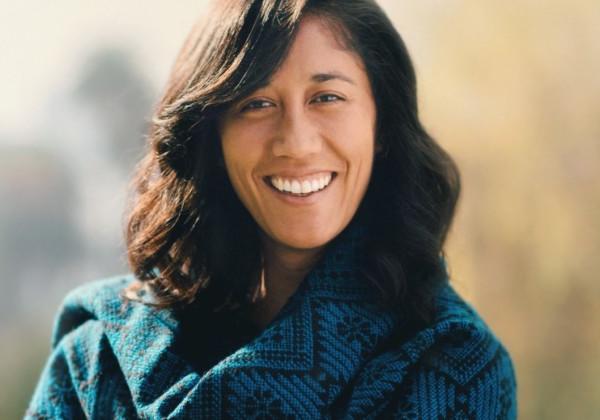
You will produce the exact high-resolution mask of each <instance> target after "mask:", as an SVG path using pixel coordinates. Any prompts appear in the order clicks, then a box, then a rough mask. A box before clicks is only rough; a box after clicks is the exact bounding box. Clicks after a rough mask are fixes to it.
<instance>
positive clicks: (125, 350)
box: [25, 235, 516, 420]
mask: <svg viewBox="0 0 600 420" xmlns="http://www.w3.org/2000/svg"><path fill="white" fill-rule="evenodd" d="M359 259H360V255H358V252H357V247H356V244H355V240H354V239H353V237H352V236H348V235H347V236H346V237H344V238H341V240H339V241H337V243H336V244H335V246H334V247H332V249H330V251H329V252H328V253H327V255H326V257H325V258H324V259H323V261H322V262H321V263H320V264H319V265H318V267H316V268H315V269H314V270H313V271H312V272H311V273H310V274H309V275H308V276H307V278H306V279H305V280H304V282H303V283H302V284H301V286H300V287H299V289H298V290H297V291H296V292H295V293H294V294H293V295H292V297H291V298H290V299H289V300H288V301H287V303H286V305H285V306H284V307H283V309H282V310H281V312H280V313H279V314H278V316H277V317H276V318H275V319H274V320H273V321H272V322H271V323H270V324H269V325H268V326H267V327H266V328H265V329H264V330H263V331H261V332H258V333H257V334H256V335H254V336H252V334H250V336H249V337H247V339H242V338H240V337H243V335H244V333H243V332H241V331H240V333H241V334H238V331H237V330H236V329H235V328H232V327H229V328H226V330H225V331H223V330H222V328H221V330H220V331H219V332H218V333H213V332H214V331H213V332H210V333H208V331H209V329H207V328H208V327H207V325H210V323H211V322H210V320H209V321H208V322H204V323H203V322H201V321H200V320H199V321H198V323H195V322H194V321H195V320H194V319H192V320H190V319H186V320H184V319H182V318H181V316H180V315H178V314H177V313H176V312H174V311H172V310H158V309H155V308H152V307H150V306H148V305H145V304H143V303H140V302H132V301H129V300H127V299H124V298H122V297H121V292H122V290H123V289H124V288H125V287H126V286H127V285H128V284H129V283H130V282H131V281H133V278H132V277H131V276H123V277H114V278H110V279H105V280H101V281H97V282H94V283H91V284H87V285H84V286H81V287H79V288H77V289H75V290H74V291H72V292H71V293H70V294H69V295H68V296H67V297H66V298H65V300H64V302H63V305H62V307H61V309H60V311H59V313H58V316H57V319H56V323H55V328H54V333H53V339H52V353H51V355H50V357H49V359H48V361H47V363H46V366H45V368H44V370H43V372H42V375H41V378H40V381H39V383H38V385H37V388H36V390H35V393H34V395H33V397H32V400H31V402H30V406H29V408H28V410H27V412H26V414H25V418H27V419H34V418H37V419H39V418H44V419H72V418H92V419H100V418H111V419H112V418H116V419H135V418H144V419H164V418H166V419H192V418H194V419H196V418H197V419H220V418H223V419H273V418H274V419H296V418H300V419H317V418H336V419H337V418H343V419H372V418H398V419H419V420H427V419H454V418H456V419H507V418H508V419H513V418H516V397H515V388H516V383H515V376H514V370H513V366H512V363H511V360H510V357H509V355H508V353H507V351H506V350H505V348H504V347H503V346H502V345H501V344H500V342H499V341H498V339H497V338H496V337H495V336H494V335H493V333H492V332H491V331H490V329H489V328H488V327H487V326H486V325H485V323H484V322H483V321H482V320H481V319H480V317H479V316H478V315H477V313H476V312H475V311H474V310H473V308H472V307H470V306H469V305H468V304H466V303H465V302H464V301H463V300H462V299H461V298H460V297H459V296H458V295H457V294H456V293H455V292H454V291H453V289H452V287H451V286H450V285H449V284H447V283H446V284H445V285H444V286H443V288H442V289H441V291H440V292H439V295H438V297H437V304H438V309H437V315H436V319H435V322H434V323H433V324H432V325H431V326H429V327H427V328H424V329H422V330H420V331H418V332H416V333H411V334H410V336H408V337H406V336H404V335H403V333H402V331H409V330H410V328H409V327H410V326H409V325H406V322H405V321H404V320H403V319H401V318H400V317H399V316H398V315H396V314H395V313H392V312H391V311H386V310H383V309H381V308H380V307H379V306H378V305H377V304H376V296H375V295H374V293H373V290H371V288H370V287H369V285H368V283H367V282H366V281H365V280H364V278H362V277H361V276H360V274H359V272H358V270H357V261H359ZM205 321H206V320H205ZM184 325H187V326H188V327H185V328H184ZM190 325H191V326H192V328H189V326H190ZM194 325H197V328H196V329H194ZM219 334H220V335H219ZM192 336H193V340H190V337H192ZM222 336H223V337H224V336H229V337H230V338H231V339H230V340H229V341H227V340H225V339H223V338H222ZM236 340H237V341H236ZM191 342H194V343H195V344H194V346H192V347H190V345H188V344H189V343H191ZM236 343H237V344H236ZM190 349H192V350H190Z"/></svg>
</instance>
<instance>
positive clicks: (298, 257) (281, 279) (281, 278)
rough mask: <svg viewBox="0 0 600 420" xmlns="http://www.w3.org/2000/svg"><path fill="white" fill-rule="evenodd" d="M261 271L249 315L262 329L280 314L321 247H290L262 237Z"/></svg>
mask: <svg viewBox="0 0 600 420" xmlns="http://www.w3.org/2000/svg"><path fill="white" fill-rule="evenodd" d="M262 245H263V271H262V274H261V280H260V288H259V293H258V296H257V300H256V302H255V303H254V304H253V305H252V307H251V311H250V318H251V320H252V321H253V323H254V324H256V325H257V326H258V327H259V328H261V329H263V328H264V327H266V326H267V325H268V324H269V323H270V322H271V321H272V320H273V318H275V316H276V315H277V314H278V313H279V311H280V310H281V308H282V307H283V305H285V303H286V302H287V300H288V299H289V297H290V296H291V295H292V294H293V293H294V292H295V291H296V289H298V286H300V283H302V281H303V280H304V278H305V277H306V275H307V274H308V273H309V272H310V270H311V269H312V268H313V267H314V266H315V264H316V263H317V261H318V260H319V258H320V256H321V254H322V251H323V248H324V247H322V248H317V249H309V250H304V249H293V248H289V247H286V246H283V245H281V244H277V243H275V242H274V241H272V240H271V239H264V240H263V241H262Z"/></svg>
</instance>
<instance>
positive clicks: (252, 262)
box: [126, 0, 460, 323]
mask: <svg viewBox="0 0 600 420" xmlns="http://www.w3.org/2000/svg"><path fill="white" fill-rule="evenodd" d="M306 15H311V16H316V17H318V18H320V19H324V21H325V22H327V23H328V24H329V26H330V27H333V28H334V33H335V34H336V36H339V39H340V42H342V45H344V46H346V47H347V48H348V49H349V50H351V51H353V52H355V53H356V54H358V55H359V56H360V57H361V58H362V61H363V62H364V65H365V68H366V72H367V75H368V77H369V80H370V82H371V87H372V92H373V96H374V98H375V102H376V107H377V128H376V141H377V144H378V147H377V150H378V151H377V154H376V156H375V161H374V165H373V173H372V176H371V180H370V184H369V187H368V190H367V193H366V195H365V197H364V199H363V202H362V203H361V206H360V209H359V211H358V213H357V216H355V217H359V216H360V217H361V218H362V219H363V223H364V225H365V226H367V227H368V228H367V229H366V230H367V232H368V233H367V238H366V258H365V263H364V266H363V267H362V271H363V273H364V275H365V278H366V280H367V281H369V282H371V283H372V284H373V287H374V288H376V289H377V290H378V291H379V292H380V295H381V302H382V304H383V305H388V306H390V307H393V308H396V309H397V310H399V311H402V312H403V313H404V314H405V315H406V316H409V317H410V318H412V319H413V320H415V321H417V322H420V323H421V322H425V323H427V322H429V321H430V320H431V317H432V315H433V312H434V306H433V301H434V300H433V296H434V294H435V291H436V289H437V287H438V286H439V285H440V284H442V283H443V282H444V281H445V279H446V273H445V267H444V263H443V244H444V241H445V238H446V235H447V232H448V229H449V227H450V224H451V221H452V219H453V215H454V210H455V206H456V202H457V200H458V196H459V190H460V185H459V173H458V170H457V168H456V165H455V164H454V162H453V161H452V159H451V158H450V157H449V156H448V154H447V153H446V152H445V151H444V150H443V149H442V148H441V147H440V146H439V145H438V144H437V143H436V142H435V141H434V140H433V139H432V138H431V137H430V136H429V135H428V134H427V133H426V131H425V129H424V128H423V126H422V125H421V123H420V121H419V118H418V110H417V92H416V78H415V72H414V69H413V66H412V63H411V60H410V57H409V54H408V52H407V49H406V47H405V45H404V43H403V41H402V39H401V38H400V35H399V34H398V32H397V31H396V30H395V28H394V26H393V25H392V23H391V22H390V21H389V19H388V18H387V16H386V15H385V13H384V12H383V11H382V10H381V9H380V7H379V6H378V5H377V4H376V3H375V2H374V1H371V0H247V1H239V0H221V1H218V2H215V5H214V8H213V10H212V12H211V13H210V14H208V15H207V16H205V18H204V20H202V21H201V22H200V23H198V24H197V25H196V27H195V28H194V30H193V31H192V33H191V34H190V35H189V37H188V39H187V41H186V42H185V44H184V46H183V48H182V50H181V52H180V54H179V56H178V58H177V60H176V63H175V66H174V68H173V70H172V74H171V77H170V80H169V82H168V84H167V88H166V92H165V93H164V96H163V98H162V100H161V101H160V103H159V105H158V107H157V109H156V112H155V115H154V118H153V121H152V126H151V130H150V136H149V150H148V152H147V155H146V156H145V158H144V159H143V160H142V162H141V163H140V164H139V166H138V169H137V174H136V176H135V178H134V180H133V187H134V188H135V197H134V198H133V200H132V201H131V206H132V207H131V209H130V212H129V220H128V224H127V231H126V242H127V251H128V259H129V264H130V266H131V268H132V270H133V272H134V274H135V276H136V278H137V279H138V280H139V282H138V283H137V286H135V285H134V286H133V287H132V289H131V290H130V291H132V290H134V289H135V287H138V286H140V285H143V284H144V283H145V284H146V285H147V286H150V287H151V289H152V290H153V292H154V293H155V295H156V296H157V298H158V304H159V306H183V307H185V306H186V305H187V304H189V303H191V302H192V301H194V300H195V299H196V298H198V297H199V296H204V297H210V298H209V299H206V300H205V301H206V302H209V304H210V305H213V306H214V308H215V309H217V308H219V307H221V308H223V307H224V308H227V307H229V308H233V307H239V306H244V305H247V304H249V303H250V302H251V301H252V299H253V296H255V293H254V292H255V291H256V287H257V285H258V279H259V276H260V271H261V268H262V267H261V254H260V246H259V239H258V238H259V237H258V227H257V225H256V223H255V222H254V220H253V219H252V217H251V216H250V214H249V213H248V212H247V210H246V209H245V208H244V206H243V205H242V203H241V202H240V201H239V199H238V198H237V196H236V194H235V192H234V190H233V187H232V186H231V184H230V182H229V179H228V177H227V174H226V172H225V168H224V165H223V157H222V152H221V145H220V139H219V135H218V132H217V123H218V119H219V117H220V116H221V115H222V113H223V112H224V111H225V110H226V109H227V108H228V107H229V106H230V105H231V104H232V103H234V102H236V101H238V100H239V99H241V98H244V97H245V96H247V95H249V94H250V93H252V92H253V91H254V90H256V89H257V88H259V87H261V86H264V85H265V84H267V83H268V80H269V78H270V77H271V76H272V75H273V74H274V72H275V71H276V70H277V69H278V67H279V66H280V64H281V63H282V61H283V60H284V59H285V57H286V54H287V51H288V49H289V47H290V45H291V43H292V41H293V40H294V36H295V34H296V32H297V29H298V25H299V23H300V21H301V20H302V18H303V17H304V16H306ZM203 301H204V300H203Z"/></svg>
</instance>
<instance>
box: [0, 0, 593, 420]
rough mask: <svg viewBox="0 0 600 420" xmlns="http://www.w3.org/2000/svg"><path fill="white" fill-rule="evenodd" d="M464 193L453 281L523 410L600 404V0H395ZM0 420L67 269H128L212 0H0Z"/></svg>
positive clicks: (86, 277) (89, 272)
mask: <svg viewBox="0 0 600 420" xmlns="http://www.w3.org/2000/svg"><path fill="white" fill-rule="evenodd" d="M380 4H381V5H382V6H383V7H384V8H385V9H386V11H387V12H388V13H389V15H390V17H391V18H392V20H393V21H394V22H395V24H396V25H397V28H398V30H399V31H400V33H401V34H402V36H403V37H404V40H405V41H406V43H407V45H408V48H409V50H410V52H411V54H412V57H413V60H414V63H415V66H416V69H417V75H418V80H419V90H420V98H419V99H420V107H421V115H422V118H423V121H424V123H425V125H426V127H427V128H428V129H429V131H430V133H431V134H432V135H433V136H434V137H435V138H436V139H437V140H438V141H439V142H440V143H441V144H442V145H443V146H444V147H445V148H446V149H447V150H448V151H449V152H450V153H451V154H452V155H453V156H454V158H455V159H456V160H457V162H458V164H459V167H460V169H461V171H462V176H463V195H462V198H461V202H460V205H459V210H458V215H457V219H456V223H455V225H454V227H453V229H452V232H451V236H450V240H449V244H448V255H449V263H450V269H451V273H452V277H453V281H454V284H455V286H456V288H457V289H458V290H459V291H460V292H461V293H462V294H463V296H464V297H465V298H466V299H467V300H469V301H470V302H471V303H472V304H473V305H474V306H475V308H476V309H477V310H478V311H479V312H480V313H481V314H482V315H483V317H484V318H485V319H486V321H487V322H488V324H489V325H490V326H491V327H492V329H493V330H494V331H495V332H496V335H497V336H498V337H500V339H501V340H502V341H503V342H504V344H505V345H506V347H507V348H508V349H509V351H510V352H511V354H512V356H513V360H514V362H515V366H516V369H517V379H518V392H519V412H520V418H524V419H588V418H593V417H594V415H598V413H600V328H599V327H598V325H599V324H600V305H599V298H600V293H599V292H600V281H598V280H599V278H598V277H599V276H598V273H599V272H600V224H599V223H598V218H599V216H600V177H599V175H600V77H599V75H600V42H599V41H598V40H600V3H599V2H598V1H597V0H571V1H568V2H567V1H564V0H538V1H534V0H519V1H518V2H517V1H503V0H487V1H481V0H408V1H404V0H387V1H381V2H380ZM0 5H1V8H0V10H1V12H0V63H1V65H0V95H1V99H0V342H1V343H2V345H1V346H0V389H2V392H0V418H2V419H5V418H6V419H9V418H20V417H22V415H23V412H24V410H25V407H26V405H27V402H28V400H29V398H30V396H31V393H32V391H33V387H34V385H35V383H36V381H37V379H38V377H39V374H40V372H41V369H42V366H43V363H44V361H45V359H46V357H47V356H48V353H49V336H50V332H51V328H52V319H53V316H54V314H55V312H56V309H57V307H58V305H59V303H60V300H61V299H62V297H63V296H64V295H65V293H66V292H67V291H68V290H70V289H71V288H73V287H74V286H76V285H79V284H82V283H85V282H88V281H92V280H94V279H97V278H101V277H106V276H110V275H113V274H119V273H124V272H126V271H127V267H126V264H125V257H124V252H123V240H122V220H123V211H124V206H125V197H126V188H127V182H128V179H129V177H130V175H131V172H132V169H133V165H134V164H135V162H136V160H137V159H138V158H139V157H140V156H141V153H142V151H143V144H144V136H145V132H146V129H147V123H148V120H149V118H150V115H151V111H152V108H153V106H154V104H155V103H156V101H157V100H158V97H159V94H160V92H161V89H162V87H163V85H164V84H165V82H166V78H167V75H168V71H169V68H170V66H171V63H172V61H173V59H174V58H175V55H176V53H177V51H178V48H179V45H180V44H181V42H182V41H183V39H184V37H185V35H186V34H187V31H188V29H189V28H190V26H191V25H192V23H193V22H194V21H195V19H196V17H197V16H198V15H199V14H200V13H201V12H202V10H204V8H205V7H206V1H199V0H197V1H192V0H177V1H174V2H167V1H161V2H158V1H157V2H148V1H142V0H121V1H115V0H104V1H103V2H82V1H76V0H54V1H52V2H50V1H42V0H37V1H34V0H24V1H21V2H17V1H14V0H12V1H8V0H2V1H1V2H0Z"/></svg>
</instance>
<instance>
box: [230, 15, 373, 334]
mask: <svg viewBox="0 0 600 420" xmlns="http://www.w3.org/2000/svg"><path fill="white" fill-rule="evenodd" d="M333 27H334V26H333V25H331V24H330V23H329V22H328V21H327V20H326V19H321V18H318V17H306V18H304V20H303V21H302V22H301V24H300V28H299V31H298V34H297V37H296V39H295V40H294V42H293V44H292V46H291V49H290V51H289V54H288V56H287V57H286V59H285V60H284V62H283V64H282V66H281V67H280V68H279V69H278V71H277V72H276V73H275V74H274V75H273V77H272V78H271V80H270V83H269V84H268V85H266V86H265V87H263V88H260V89H259V90H257V91H255V92H253V93H252V94H251V95H249V96H248V97H246V98H243V99H242V100H240V101H238V102H237V103H236V104H234V105H233V106H232V107H231V108H230V109H229V110H228V111H227V112H226V114H225V115H224V117H223V118H222V119H221V121H220V124H219V134H220V137H221V145H222V150H223V156H224V159H225V166H226V169H227V173H228V175H229V178H230V180H231V183H232V185H233V187H234V190H235V191H236V193H237V195H238V197H239V198H240V200H241V202H242V203H243V204H244V206H245V207H246V208H247V209H248V211H249V212H250V214H251V215H252V217H253V218H254V220H255V221H256V223H257V224H258V226H259V227H260V230H261V232H262V235H261V236H262V244H263V250H262V251H263V258H264V272H263V276H262V277H263V285H262V286H263V299H262V300H260V301H259V302H258V303H257V304H256V320H257V323H259V324H261V325H265V324H266V323H268V322H269V321H270V319H271V318H272V317H273V316H275V315H276V314H277V312H278V310H279V309H280V307H281V306H282V305H283V304H284V303H285V301H286V300H287V298H288V297H289V296H290V295H291V294H292V293H293V292H294V291H295V289H296V288H297V287H298V285H299V284H300V282H301V281H302V279H303V278H304V276H305V275H306V274H307V273H308V271H310V269H311V268H312V266H313V265H314V263H315V262H316V261H317V260H318V258H319V256H320V254H321V252H322V251H323V249H324V247H325V245H326V244H327V243H329V242H330V241H331V240H332V239H334V238H335V237H336V236H337V235H338V234H339V233H340V232H341V231H342V230H343V229H344V228H345V227H346V226H347V225H348V223H349V222H350V220H351V219H352V217H353V216H354V214H355V213H356V210H357V209H358V206H359V204H360V202H361V201H362V199H363V197H364V195H365V192H366V189H367V186H368V183H369V178H370V176H371V171H372V166H373V157H374V147H375V121H376V108H375V101H374V98H373V94H372V91H371V87H370V83H369V80H368V76H367V74H366V72H365V70H364V66H363V63H362V61H361V59H360V57H358V56H357V55H356V54H355V53H354V52H352V51H349V50H348V49H346V48H344V47H343V46H342V45H340V44H339V42H338V41H337V39H336V36H335V34H334V33H333V32H332V30H333V29H332V28H333ZM331 172H334V173H335V175H334V177H333V180H332V181H331V183H330V184H329V185H328V186H327V187H326V188H325V189H323V190H321V191H319V192H316V193H312V194H310V195H308V196H305V197H297V196H295V197H294V196H291V195H289V194H285V193H281V192H278V191H276V190H275V189H274V188H273V187H272V186H271V185H270V184H269V182H268V177H270V176H282V177H285V178H294V179H300V180H302V179H307V178H308V179H314V178H315V177H317V178H318V177H319V176H320V175H325V174H327V173H331Z"/></svg>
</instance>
